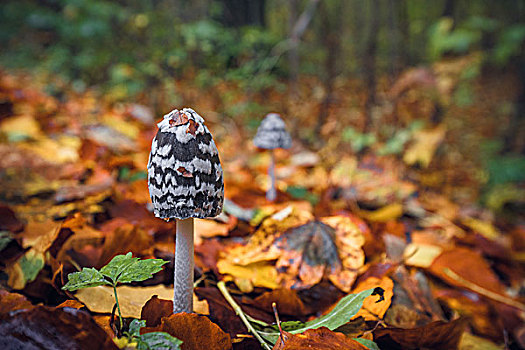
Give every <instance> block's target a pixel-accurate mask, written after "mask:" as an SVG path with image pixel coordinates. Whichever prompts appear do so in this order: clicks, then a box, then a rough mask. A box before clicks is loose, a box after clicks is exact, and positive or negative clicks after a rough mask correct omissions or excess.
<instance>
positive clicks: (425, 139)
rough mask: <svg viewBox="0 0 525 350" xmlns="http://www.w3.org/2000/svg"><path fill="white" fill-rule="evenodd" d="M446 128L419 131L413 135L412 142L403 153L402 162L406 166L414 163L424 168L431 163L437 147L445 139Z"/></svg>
mask: <svg viewBox="0 0 525 350" xmlns="http://www.w3.org/2000/svg"><path fill="white" fill-rule="evenodd" d="M446 130H447V129H446V128H445V126H443V125H440V126H438V127H436V128H434V129H430V130H420V131H418V132H416V133H415V134H414V142H413V143H412V145H410V147H408V149H407V150H406V152H405V155H404V157H403V160H404V161H405V163H407V164H408V165H413V164H416V163H419V164H421V166H423V167H424V168H426V167H427V166H428V165H429V164H430V162H431V161H432V157H433V156H434V153H435V152H436V149H437V147H438V146H439V144H440V143H441V142H442V141H443V138H444V137H445V133H446Z"/></svg>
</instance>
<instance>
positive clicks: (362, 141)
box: [342, 127, 377, 152]
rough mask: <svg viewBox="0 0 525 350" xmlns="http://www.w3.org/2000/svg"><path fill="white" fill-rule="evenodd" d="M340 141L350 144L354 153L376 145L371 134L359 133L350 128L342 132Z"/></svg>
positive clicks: (374, 138)
mask: <svg viewBox="0 0 525 350" xmlns="http://www.w3.org/2000/svg"><path fill="white" fill-rule="evenodd" d="M342 139H343V141H345V142H348V143H350V145H351V146H352V149H353V150H354V152H360V151H362V150H363V149H365V148H367V147H370V146H372V145H373V144H374V143H376V141H377V138H376V136H375V135H374V134H373V133H365V134H363V133H360V132H359V131H357V130H355V129H354V128H352V127H348V128H346V129H344V130H343V134H342Z"/></svg>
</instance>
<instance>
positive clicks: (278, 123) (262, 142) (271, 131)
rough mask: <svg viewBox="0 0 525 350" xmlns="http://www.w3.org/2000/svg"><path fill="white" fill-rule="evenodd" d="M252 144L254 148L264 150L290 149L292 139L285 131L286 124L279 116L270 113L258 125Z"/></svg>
mask: <svg viewBox="0 0 525 350" xmlns="http://www.w3.org/2000/svg"><path fill="white" fill-rule="evenodd" d="M253 143H254V144H255V146H257V147H259V148H264V149H274V148H290V147H291V146H292V138H291V137H290V134H289V133H288V131H286V124H284V121H283V120H282V119H281V117H280V116H279V114H277V113H270V114H268V115H267V116H266V117H265V118H264V119H263V121H262V122H261V125H259V128H258V129H257V134H256V135H255V138H254V139H253Z"/></svg>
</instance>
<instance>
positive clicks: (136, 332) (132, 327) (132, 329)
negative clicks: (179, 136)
mask: <svg viewBox="0 0 525 350" xmlns="http://www.w3.org/2000/svg"><path fill="white" fill-rule="evenodd" d="M142 327H146V321H144V320H137V319H134V320H133V321H131V323H130V324H129V329H128V333H129V335H130V336H131V337H140V329H141V328H142Z"/></svg>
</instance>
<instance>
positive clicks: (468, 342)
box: [458, 332, 505, 350]
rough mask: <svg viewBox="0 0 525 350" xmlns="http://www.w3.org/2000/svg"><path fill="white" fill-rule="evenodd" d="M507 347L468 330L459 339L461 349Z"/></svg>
mask: <svg viewBox="0 0 525 350" xmlns="http://www.w3.org/2000/svg"><path fill="white" fill-rule="evenodd" d="M504 348H505V347H504V346H502V345H496V344H494V343H493V342H491V341H490V340H487V339H483V338H481V337H477V336H475V335H472V334H470V333H468V332H465V333H463V335H462V336H461V339H460V340H459V345H458V349H459V350H502V349H504Z"/></svg>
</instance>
